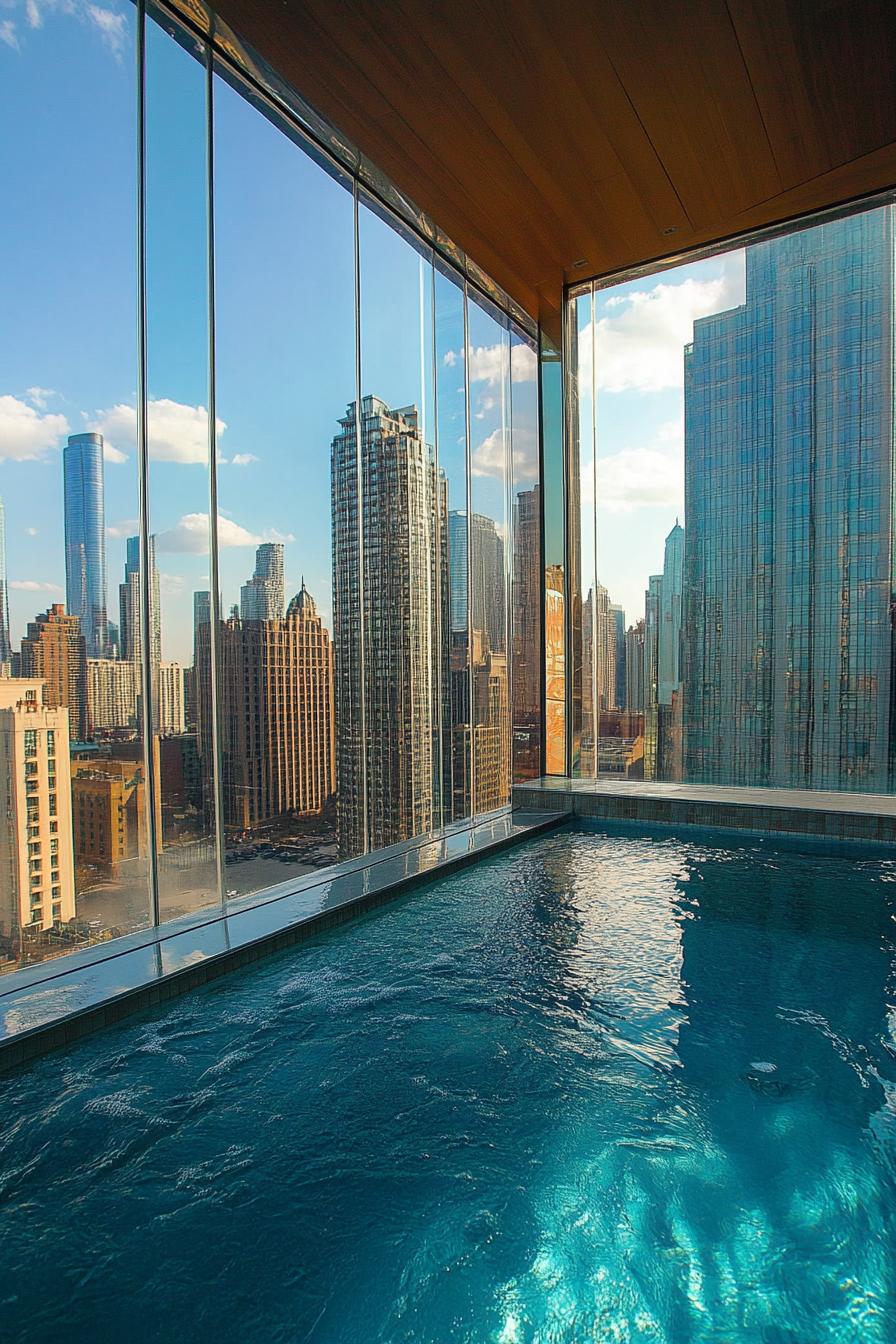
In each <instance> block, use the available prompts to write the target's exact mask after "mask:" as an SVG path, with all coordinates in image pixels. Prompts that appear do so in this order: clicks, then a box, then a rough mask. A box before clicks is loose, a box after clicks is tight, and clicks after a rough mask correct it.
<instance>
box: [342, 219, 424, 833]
mask: <svg viewBox="0 0 896 1344" xmlns="http://www.w3.org/2000/svg"><path fill="white" fill-rule="evenodd" d="M359 239H360V257H361V392H362V415H361V471H360V512H361V526H362V533H363V547H364V555H363V596H362V599H361V603H360V607H356V608H355V610H350V609H349V608H348V606H347V605H346V606H343V608H342V610H341V611H340V621H339V625H338V627H337V630H336V656H337V659H339V658H340V657H343V656H350V657H351V658H352V659H353V664H354V665H355V666H357V661H360V662H361V666H362V668H363V671H362V675H363V685H364V689H365V697H364V713H365V734H366V752H365V759H364V761H363V765H364V766H365V767H366V775H365V779H366V790H367V833H368V844H369V847H370V848H371V849H378V848H380V847H381V846H383V845H390V844H394V843H396V842H397V841H400V840H405V839H408V838H410V837H411V836H415V835H425V834H427V833H428V832H429V831H432V830H434V829H435V828H437V827H438V826H440V825H441V820H442V814H441V770H442V760H441V743H440V734H441V713H442V704H441V674H442V659H441V656H440V642H439V641H440V630H441V628H442V625H443V617H442V613H441V611H440V606H441V604H442V602H443V598H444V593H443V582H442V574H441V554H440V551H441V538H442V535H443V529H444V528H445V527H446V526H447V513H446V503H447V499H446V492H445V489H444V485H443V482H442V481H441V480H440V478H439V474H438V469H437V466H436V457H435V424H434V404H433V403H434V397H433V331H432V285H433V280H432V263H431V260H430V257H429V255H428V254H425V253H424V252H421V251H418V250H417V248H416V246H414V245H413V244H412V242H411V240H410V239H409V238H407V237H406V236H405V235H404V234H403V233H402V232H400V231H399V230H398V229H397V228H396V227H395V226H394V225H393V222H391V221H390V220H387V219H385V218H382V217H381V216H380V215H379V214H378V213H377V212H376V211H375V210H374V209H372V208H371V207H370V206H368V205H367V204H366V203H364V204H362V207H361V210H360V215H359ZM353 479H354V481H355V487H356V489H357V483H358V478H357V477H355V478H353ZM359 641H360V644H359ZM359 648H360V652H361V654H362V655H363V656H362V658H361V659H360V660H358V652H359ZM340 732H341V729H340V727H339V723H338V720H337V753H338V757H339V761H340V764H342V762H343V761H344V762H345V768H346V771H347V772H349V773H350V774H351V776H352V778H354V776H355V775H356V773H357V772H358V770H359V767H360V766H361V765H362V762H361V761H360V760H359V759H358V756H357V753H353V754H352V756H351V757H349V756H348V754H347V753H346V754H344V753H343V750H342V737H341V736H340V735H339V734H340ZM343 815H344V821H345V828H346V835H351V834H358V833H360V827H361V818H360V817H359V816H358V815H357V813H350V812H349V811H348V809H347V808H346V810H345V813H344V814H343V813H340V825H342V821H343Z"/></svg>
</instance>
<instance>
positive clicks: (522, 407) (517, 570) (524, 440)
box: [510, 328, 542, 780]
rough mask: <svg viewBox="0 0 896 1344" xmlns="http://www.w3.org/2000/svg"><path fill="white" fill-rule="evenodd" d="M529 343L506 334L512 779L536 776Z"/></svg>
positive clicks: (535, 512)
mask: <svg viewBox="0 0 896 1344" xmlns="http://www.w3.org/2000/svg"><path fill="white" fill-rule="evenodd" d="M537 380H538V356H537V349H536V345H535V342H534V341H532V340H530V339H529V338H528V337H527V336H524V335H522V333H521V332H519V331H517V330H516V328H511V332H510V385H511V414H512V427H513V439H512V444H511V449H512V457H513V476H512V480H513V491H512V501H511V507H512V509H513V513H512V521H513V564H512V582H513V589H512V592H513V598H512V603H511V612H512V618H513V643H512V654H513V656H512V661H511V670H512V682H513V778H514V779H515V780H523V779H534V778H536V777H537V776H538V775H540V774H541V585H542V560H541V471H540V466H539V460H538V381H537Z"/></svg>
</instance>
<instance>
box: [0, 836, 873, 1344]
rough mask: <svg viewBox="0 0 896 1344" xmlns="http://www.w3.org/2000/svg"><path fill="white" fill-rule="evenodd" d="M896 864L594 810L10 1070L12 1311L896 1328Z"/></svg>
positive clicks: (329, 1322) (87, 1320) (5, 1322)
mask: <svg viewBox="0 0 896 1344" xmlns="http://www.w3.org/2000/svg"><path fill="white" fill-rule="evenodd" d="M894 919H896V863H894V862H892V861H883V860H879V859H869V860H865V861H862V862H857V861H855V860H854V859H849V858H845V857H836V856H834V857H832V856H830V855H823V854H821V853H816V854H808V855H803V854H797V853H789V852H782V851H779V850H776V849H774V848H773V847H771V846H770V845H764V844H762V843H760V842H743V841H736V842H732V841H729V840H727V839H726V840H725V841H724V842H723V843H719V841H718V840H716V841H715V842H713V841H712V840H711V839H710V838H709V837H708V836H701V837H697V838H695V837H693V836H690V837H683V836H671V835H653V836H650V835H647V834H620V835H608V834H603V833H599V832H596V831H594V832H588V831H586V830H564V831H559V832H555V833H553V834H550V835H548V836H547V837H544V838H541V839H538V840H534V841H531V842H529V843H527V844H525V845H522V846H520V847H519V848H517V849H515V850H511V851H508V852H506V853H504V854H503V855H499V856H497V857H495V858H492V859H489V860H486V861H484V862H482V863H481V864H479V865H477V866H476V867H473V868H469V869H467V870H465V871H463V872H460V873H457V874H455V875H453V876H449V877H446V878H443V879H440V880H438V881H436V882H435V883H434V884H433V885H432V886H431V887H429V888H427V889H425V890H423V891H420V892H418V893H416V894H413V895H410V896H408V897H406V898H404V899H402V900H400V901H397V902H396V903H395V904H393V905H390V906H387V907H385V908H383V909H381V910H380V911H378V912H377V913H375V914H374V915H371V916H369V917H367V918H365V919H363V920H360V921H358V922H357V923H355V924H353V925H350V926H348V927H346V928H343V929H341V930H339V931H337V932H335V933H331V934H328V935H324V936H321V937H319V938H317V939H316V940H314V941H312V942H309V943H307V944H305V945H303V946H302V947H300V948H298V949H293V950H291V951H289V952H288V953H283V954H281V955H278V956H276V957H273V958H271V959H270V960H268V961H266V962H262V963H261V964H260V965H259V966H258V967H257V968H255V969H252V970H251V971H244V972H241V973H240V974H236V975H233V976H230V977H227V978H225V979H223V980H220V981H218V982H216V983H214V984H212V985H210V986H208V987H206V988H204V989H201V990H197V991H195V992H194V993H192V994H190V995H189V996H187V997H185V998H183V999H180V1000H178V1001H176V1002H175V1003H174V1005H173V1006H168V1007H167V1008H166V1009H164V1010H163V1011H160V1012H157V1013H154V1014H151V1015H144V1016H142V1017H140V1018H135V1019H133V1020H131V1021H130V1022H129V1023H128V1024H126V1025H125V1026H122V1027H118V1028H115V1029H114V1030H110V1031H108V1032H105V1033H101V1034H99V1035H97V1036H94V1037H93V1038H91V1039H89V1040H87V1041H85V1042H83V1043H82V1044H81V1045H79V1046H78V1047H76V1048H74V1049H72V1050H71V1051H69V1052H68V1053H64V1054H53V1055H49V1056H46V1057H45V1058H43V1059H42V1060H40V1061H38V1062H37V1063H36V1064H35V1065H33V1066H32V1067H31V1068H29V1069H28V1070H27V1071H24V1072H21V1073H19V1074H17V1075H15V1076H12V1077H10V1078H7V1079H5V1080H3V1081H2V1082H0V1105H2V1108H3V1116H4V1124H3V1126H2V1135H0V1198H2V1206H0V1207H2V1215H0V1217H2V1221H0V1298H2V1305H0V1321H2V1326H0V1331H2V1337H3V1339H4V1340H5V1341H6V1342H7V1344H12V1341H18V1340H25V1339H27V1340H29V1341H30V1342H31V1344H41V1342H42V1341H50V1340H52V1341H58V1340H61V1339H71V1340H78V1341H99V1340H102V1341H105V1340H124V1339H128V1340H132V1341H137V1342H138V1344H143V1341H169V1340H177V1341H180V1340H181V1339H185V1338H186V1339H190V1340H193V1341H200V1342H202V1344H204V1341H213V1340H216V1341H229V1340H239V1341H243V1342H249V1341H259V1342H260V1341H264V1342H265V1344H271V1342H273V1341H284V1342H285V1341H290V1342H293V1341H294V1342H295V1344H299V1341H306V1340H307V1341H310V1342H312V1344H355V1341H357V1342H358V1344H361V1342H362V1341H363V1344H374V1341H389V1344H398V1342H399V1341H401V1342H405V1341H406V1342H407V1344H411V1342H412V1341H413V1344H454V1342H455V1341H458V1342H460V1341H463V1342H464V1344H486V1342H488V1341H494V1344H523V1341H525V1342H526V1344H529V1342H530V1341H531V1342H534V1341H538V1344H546V1342H547V1341H552V1344H553V1342H557V1344H584V1342H585V1341H598V1340H599V1341H605V1340H606V1341H622V1342H627V1341H639V1344H640V1341H648V1342H650V1344H654V1342H656V1344H659V1342H660V1341H662V1344H689V1342H690V1341H700V1342H701V1344H702V1342H703V1341H712V1344H718V1342H720V1341H735V1340H736V1341H747V1342H749V1344H752V1342H753V1341H757V1342H758V1341H762V1344H797V1342H798V1341H799V1342H800V1344H802V1342H803V1341H805V1342H806V1344H809V1342H810V1341H811V1344H822V1342H823V1341H837V1342H838V1344H839V1342H840V1341H859V1340H861V1341H863V1344H877V1342H878V1341H880V1344H884V1342H885V1341H892V1340H894V1339H896V1282H894V1279H896V1006H894V1005H896V922H894Z"/></svg>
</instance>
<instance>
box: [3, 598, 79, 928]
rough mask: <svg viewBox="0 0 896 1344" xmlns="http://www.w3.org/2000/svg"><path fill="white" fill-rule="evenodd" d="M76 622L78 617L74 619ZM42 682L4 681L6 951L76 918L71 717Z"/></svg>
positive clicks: (6, 678)
mask: <svg viewBox="0 0 896 1344" xmlns="http://www.w3.org/2000/svg"><path fill="white" fill-rule="evenodd" d="M73 619H76V618H73ZM44 689H45V688H44V684H43V682H42V680H30V679H25V678H11V677H0V947H2V950H3V951H5V952H6V953H7V955H17V954H18V947H17V944H18V932H19V931H20V930H22V929H32V930H33V929H41V928H43V929H48V928H50V927H51V926H52V925H53V924H54V923H57V922H59V921H66V920H69V919H74V916H75V869H74V860H73V857H72V814H71V778H70V773H69V772H70V766H69V727H68V714H67V712H66V709H65V708H64V707H63V706H59V707H58V708H55V707H51V706H48V705H46V704H45V703H44Z"/></svg>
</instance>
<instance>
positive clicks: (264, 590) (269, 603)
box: [240, 541, 284, 621]
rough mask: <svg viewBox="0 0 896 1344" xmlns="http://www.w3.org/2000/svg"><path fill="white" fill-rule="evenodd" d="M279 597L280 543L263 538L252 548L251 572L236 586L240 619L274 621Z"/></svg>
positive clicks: (279, 607)
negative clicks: (238, 592) (253, 568)
mask: <svg viewBox="0 0 896 1344" xmlns="http://www.w3.org/2000/svg"><path fill="white" fill-rule="evenodd" d="M283 600H284V591H283V543H282V542H280V541H266V542H264V543H263V545H261V546H259V547H258V550H257V551H256V552H255V573H254V574H253V575H252V578H251V579H249V580H248V582H246V583H244V584H243V586H242V588H241V589H240V619H241V620H243V621H277V620H279V619H280V618H281V616H282V615H283Z"/></svg>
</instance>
